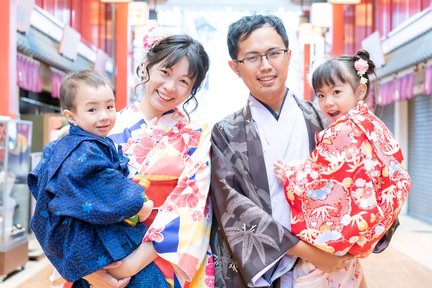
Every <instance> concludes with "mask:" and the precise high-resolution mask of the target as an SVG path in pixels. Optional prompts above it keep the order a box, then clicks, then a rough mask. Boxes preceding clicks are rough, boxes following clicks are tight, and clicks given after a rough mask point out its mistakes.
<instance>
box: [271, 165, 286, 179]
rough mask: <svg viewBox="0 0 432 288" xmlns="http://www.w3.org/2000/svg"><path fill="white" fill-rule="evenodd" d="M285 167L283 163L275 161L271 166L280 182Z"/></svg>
mask: <svg viewBox="0 0 432 288" xmlns="http://www.w3.org/2000/svg"><path fill="white" fill-rule="evenodd" d="M286 166H287V165H286V164H285V162H283V161H277V162H276V163H274V164H273V171H274V173H275V176H276V178H277V179H278V180H280V181H282V180H283V174H284V171H285V169H286Z"/></svg>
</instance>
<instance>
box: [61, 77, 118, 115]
mask: <svg viewBox="0 0 432 288" xmlns="http://www.w3.org/2000/svg"><path fill="white" fill-rule="evenodd" d="M82 85H87V86H89V87H93V88H98V87H100V86H105V85H107V86H108V87H110V88H111V89H112V86H111V83H110V82H109V81H108V79H106V78H105V77H103V76H102V75H101V74H100V73H99V72H97V71H96V70H90V69H89V70H83V71H79V72H71V73H68V74H66V75H65V76H64V77H63V78H62V81H61V83H60V106H61V108H62V109H63V110H65V109H68V110H71V111H74V110H75V97H76V95H77V94H78V91H79V89H80V87H81V86H82Z"/></svg>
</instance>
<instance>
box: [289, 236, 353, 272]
mask: <svg viewBox="0 0 432 288" xmlns="http://www.w3.org/2000/svg"><path fill="white" fill-rule="evenodd" d="M287 253H288V254H290V255H294V256H297V257H300V258H302V259H303V260H306V261H309V262H311V263H312V264H313V265H315V266H316V267H317V268H318V269H320V270H322V271H324V272H327V273H331V272H334V271H338V270H341V269H342V268H344V267H345V261H347V260H350V259H352V258H353V257H354V256H352V255H350V254H345V255H344V256H335V255H333V254H330V253H327V252H325V251H323V250H321V249H318V248H316V247H315V246H313V245H311V244H309V243H307V242H304V241H299V242H298V243H297V244H296V245H294V246H292V247H291V248H290V249H288V251H287Z"/></svg>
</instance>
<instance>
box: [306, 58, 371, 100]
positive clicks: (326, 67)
mask: <svg viewBox="0 0 432 288" xmlns="http://www.w3.org/2000/svg"><path fill="white" fill-rule="evenodd" d="M359 59H362V60H364V61H366V62H367V64H368V70H367V71H366V73H364V75H362V77H364V78H366V80H367V82H366V97H367V96H368V93H369V87H370V81H369V76H368V75H369V74H373V73H375V64H374V62H373V61H372V60H371V59H370V56H369V52H368V51H366V50H364V49H360V50H358V51H357V52H356V53H355V54H354V55H353V56H340V57H338V58H334V59H330V60H327V61H326V62H324V63H322V64H321V65H319V66H318V67H317V68H316V70H315V71H314V72H313V74H312V87H313V89H314V91H316V90H318V89H320V88H321V87H322V86H323V85H327V86H334V85H335V84H336V82H335V79H338V80H339V81H341V82H342V83H346V82H348V83H349V84H350V85H351V87H352V88H353V89H354V90H355V89H357V87H358V85H359V84H360V76H359V75H358V74H357V70H356V69H355V66H354V63H355V62H356V61H357V60H359ZM366 97H365V99H366Z"/></svg>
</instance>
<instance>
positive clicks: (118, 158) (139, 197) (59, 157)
mask: <svg viewBox="0 0 432 288" xmlns="http://www.w3.org/2000/svg"><path fill="white" fill-rule="evenodd" d="M127 161H128V159H127V158H125V157H123V156H122V155H119V153H118V152H117V151H116V148H115V146H114V143H113V142H112V140H111V139H109V138H107V137H105V138H101V137H97V136H94V135H91V134H89V133H87V132H85V131H83V130H82V129H80V128H79V127H76V126H71V129H70V132H69V134H68V135H66V136H65V137H63V138H62V139H60V140H58V141H54V142H52V143H50V144H49V145H47V146H46V148H45V149H44V152H43V155H42V159H41V161H40V163H39V164H38V166H37V167H36V168H35V170H34V171H33V172H31V173H30V174H29V176H28V185H29V188H30V191H31V193H32V194H33V196H34V197H35V199H36V200H37V202H36V207H35V212H34V216H33V217H32V220H31V228H32V230H33V231H34V233H35V235H36V238H37V239H38V241H39V243H40V244H41V246H42V248H43V250H44V252H45V254H46V256H47V257H48V259H49V260H50V261H51V263H52V264H53V265H54V266H55V267H56V269H57V270H58V271H59V273H60V274H61V275H62V276H63V277H64V278H65V279H66V280H68V281H71V282H73V281H77V280H78V279H80V278H82V277H83V276H85V275H88V274H91V273H93V272H95V271H97V270H100V269H101V268H103V267H105V266H106V265H108V264H110V263H112V262H114V261H117V260H120V259H122V258H124V257H125V256H127V255H128V254H130V253H131V252H132V251H133V250H134V249H135V248H136V247H138V245H139V244H140V243H141V241H142V238H143V237H144V234H145V232H146V227H145V226H144V225H143V224H141V223H138V224H137V225H136V226H135V227H131V226H130V225H128V224H126V223H125V222H123V220H124V219H127V218H129V217H131V216H133V215H135V214H136V213H137V212H138V211H139V210H140V209H141V207H142V205H143V202H144V190H143V188H142V187H141V186H140V185H138V184H136V183H134V182H133V181H131V180H130V179H127V177H126V176H127V175H128V169H127ZM150 267H152V266H150ZM154 268H155V269H157V268H156V266H155V267H154ZM153 272H155V273H156V272H158V273H159V276H160V277H163V276H162V273H161V272H160V271H159V269H157V271H153ZM156 274H157V273H156ZM155 280H157V279H155ZM155 283H159V282H155ZM156 285H157V284H156ZM131 287H132V286H131ZM137 287H139V286H137ZM154 287H159V286H154Z"/></svg>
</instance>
